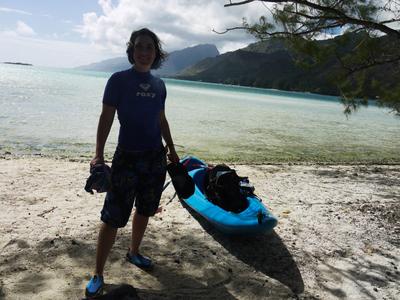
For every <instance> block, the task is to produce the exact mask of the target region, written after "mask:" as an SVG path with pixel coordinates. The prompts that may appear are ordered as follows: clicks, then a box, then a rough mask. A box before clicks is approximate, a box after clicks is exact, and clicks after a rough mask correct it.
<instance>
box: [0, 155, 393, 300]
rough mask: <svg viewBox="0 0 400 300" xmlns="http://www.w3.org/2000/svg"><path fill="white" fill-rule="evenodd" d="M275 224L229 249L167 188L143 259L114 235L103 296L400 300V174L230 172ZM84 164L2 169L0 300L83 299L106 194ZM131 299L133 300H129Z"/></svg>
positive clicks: (322, 169) (53, 162)
mask: <svg viewBox="0 0 400 300" xmlns="http://www.w3.org/2000/svg"><path fill="white" fill-rule="evenodd" d="M232 166H233V167H234V168H236V170H237V171H238V174H239V175H242V176H248V177H249V179H250V181H251V182H252V183H253V184H254V186H255V187H256V193H257V195H258V196H260V197H261V198H262V199H263V202H264V203H265V204H266V205H267V206H268V207H269V208H270V209H271V210H272V211H273V213H274V214H275V215H276V216H277V217H278V218H279V224H278V226H277V227H276V228H275V230H274V231H273V232H271V233H269V234H265V235H263V236H258V237H253V238H245V237H242V238H228V237H226V236H223V235H222V234H220V233H218V232H216V231H215V230H214V229H213V228H212V227H210V226H209V225H208V224H207V223H206V222H205V221H204V220H203V219H201V217H199V216H197V215H196V214H195V213H193V212H191V211H189V210H188V209H187V208H186V207H185V206H184V205H183V204H182V203H181V202H180V201H179V200H178V199H177V198H175V199H173V200H172V201H170V199H171V197H172V195H173V194H174V190H173V187H172V185H171V186H169V187H168V188H167V189H166V190H165V192H164V194H163V196H162V199H161V205H162V206H163V211H162V212H161V213H160V214H158V215H156V216H155V217H154V218H152V219H151V221H150V224H149V227H148V230H147V233H146V236H145V239H144V241H143V243H142V252H143V253H145V254H146V255H148V256H150V257H151V258H152V259H153V260H154V261H155V264H156V265H155V268H154V269H153V270H152V271H148V272H146V271H143V270H141V269H138V268H136V267H134V266H132V265H130V264H128V263H127V262H126V261H125V259H124V257H125V253H126V251H127V248H128V245H129V240H130V232H131V229H130V226H127V227H126V228H124V229H121V230H120V231H119V233H118V237H117V241H116V243H115V245H114V248H113V250H112V253H111V255H110V258H109V261H108V264H107V265H106V271H105V281H106V283H107V290H112V289H114V288H116V287H118V286H119V285H121V284H129V285H132V286H133V287H134V288H135V295H136V296H135V297H131V298H129V299H400V289H399V281H400V273H399V272H400V249H399V246H400V224H399V217H400V166H399V165H391V166H387V165H368V166H367V165H312V164H307V165H306V164H304V165H290V164H289V165H288V164H282V165H232ZM87 176H88V162H81V161H68V160H57V159H52V158H43V157H25V158H24V157H20V158H16V157H13V156H10V155H4V156H3V157H2V158H1V159H0V298H1V299H32V300H33V299H82V298H84V287H85V284H86V282H87V280H88V279H89V278H90V275H91V273H92V271H93V268H94V259H95V248H96V240H97V234H98V227H99V224H100V221H99V215H100V210H101V207H102V204H103V198H104V194H95V195H90V194H88V193H86V192H85V191H84V190H83V186H84V183H85V180H86V178H87ZM127 299H128V298H127Z"/></svg>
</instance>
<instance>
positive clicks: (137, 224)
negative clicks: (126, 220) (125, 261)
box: [130, 211, 149, 255]
mask: <svg viewBox="0 0 400 300" xmlns="http://www.w3.org/2000/svg"><path fill="white" fill-rule="evenodd" d="M148 222H149V217H146V216H142V215H140V214H138V213H137V211H135V213H134V215H133V219H132V240H131V248H130V254H131V255H137V254H138V253H139V246H140V243H141V242H142V239H143V236H144V232H145V231H146V227H147V224H148Z"/></svg>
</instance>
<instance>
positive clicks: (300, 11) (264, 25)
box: [218, 0, 400, 116]
mask: <svg viewBox="0 0 400 300" xmlns="http://www.w3.org/2000/svg"><path fill="white" fill-rule="evenodd" d="M260 1H261V2H262V3H263V4H264V6H265V11H264V13H263V14H262V15H261V16H260V18H259V20H258V22H255V23H251V22H248V21H247V20H246V19H243V22H242V24H241V26H236V27H231V28H227V29H226V30H225V31H223V32H218V33H226V32H228V31H231V30H240V29H243V30H246V31H247V32H249V33H250V34H252V35H254V36H255V37H256V38H257V39H259V40H261V41H266V40H271V39H274V38H280V39H282V38H283V39H284V40H285V42H286V44H287V45H289V46H290V47H291V49H293V50H294V51H295V54H294V55H293V57H294V58H295V59H296V61H297V63H298V64H299V65H301V66H302V67H303V68H308V69H312V68H318V67H319V68H321V65H326V63H327V61H328V60H331V61H332V60H335V61H336V63H335V66H339V67H338V68H337V69H336V70H335V72H333V73H331V78H332V80H334V82H335V85H336V87H337V89H338V91H339V92H340V95H341V98H342V101H343V103H344V104H345V107H346V108H345V112H346V113H351V112H353V111H355V110H357V109H358V108H359V107H360V106H361V105H368V102H369V101H370V100H371V98H372V99H373V100H374V101H376V103H377V104H378V105H381V106H384V107H388V108H390V109H391V110H392V111H393V112H394V113H395V114H396V115H398V116H400V85H399V84H398V83H399V82H400V30H399V29H400V1H398V0H346V1H341V0H291V1H289V0H288V1H272V0H260ZM251 2H255V1H254V0H247V1H228V2H227V3H226V4H225V6H226V7H231V6H238V5H239V6H240V5H248V4H249V3H251ZM334 37H338V38H334ZM339 37H340V38H339ZM324 39H326V40H328V39H329V42H327V43H323V42H322V43H321V40H324ZM388 71H389V73H390V76H392V77H394V78H391V79H388V78H387V77H386V76H385V74H386V75H387V74H388ZM371 93H372V95H371Z"/></svg>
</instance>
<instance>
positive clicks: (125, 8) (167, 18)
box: [77, 0, 268, 52]
mask: <svg viewBox="0 0 400 300" xmlns="http://www.w3.org/2000/svg"><path fill="white" fill-rule="evenodd" d="M225 3H226V1H223V0H210V1H200V0H167V1H166V0H119V1H118V2H115V1H112V0H99V5H100V6H101V8H102V14H101V15H97V14H96V13H94V12H88V13H86V14H84V15H83V24H82V25H80V26H79V27H78V28H77V31H79V32H80V33H81V34H82V36H83V37H85V38H87V39H88V40H89V41H91V42H92V43H94V44H95V45H97V46H98V47H101V48H106V49H111V50H112V51H114V52H120V51H121V50H122V49H124V48H125V45H126V42H127V40H128V39H129V36H130V33H131V32H132V30H135V29H139V28H142V27H148V28H149V29H151V30H153V31H154V32H155V33H157V34H158V35H159V37H160V38H161V40H162V41H163V43H164V45H165V48H166V49H167V50H169V51H172V50H176V49H181V48H183V47H188V46H192V45H195V44H200V43H213V44H216V45H217V47H218V48H219V49H220V51H222V52H223V51H225V50H226V49H228V50H234V47H236V46H237V47H242V46H243V45H247V44H249V43H250V42H253V41H254V38H253V37H252V36H250V35H249V34H247V33H246V32H244V31H242V30H237V31H232V32H229V33H226V34H224V35H219V34H216V33H214V32H212V30H213V29H215V30H216V31H223V30H225V29H226V28H228V27H234V26H241V23H242V18H243V17H246V18H247V19H248V20H249V21H256V20H258V18H259V17H260V16H261V15H262V14H268V11H267V9H266V8H265V7H264V6H263V5H262V4H261V3H259V2H254V3H251V4H248V5H243V6H240V7H230V8H225V7H224V4H225ZM235 45H236V46H235Z"/></svg>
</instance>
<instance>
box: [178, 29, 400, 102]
mask: <svg viewBox="0 0 400 300" xmlns="http://www.w3.org/2000/svg"><path fill="white" fill-rule="evenodd" d="M361 38H362V36H361V35H354V36H350V37H349V36H347V37H344V36H340V37H336V38H335V39H341V40H340V42H341V45H342V46H341V47H340V49H338V53H336V55H339V56H340V57H342V58H345V57H346V56H347V55H348V54H349V53H350V52H351V51H353V50H352V49H354V45H356V43H358V42H359V41H360V39H361ZM334 41H335V42H337V41H338V40H334V39H331V40H323V41H318V42H317V45H318V46H329V45H331V44H332V43H333V42H334ZM380 42H382V43H385V44H386V43H387V41H385V40H384V39H381V40H380ZM307 60H308V58H307V57H305V56H301V54H300V55H299V54H298V53H295V52H294V51H293V50H292V49H290V48H289V47H288V46H286V44H285V42H284V41H283V40H282V39H277V38H273V39H269V40H266V41H261V42H257V43H254V44H251V45H249V46H247V47H246V48H243V49H239V50H236V51H233V52H228V53H224V54H222V55H219V56H217V57H214V58H207V59H204V60H202V61H200V62H198V63H197V64H195V65H193V66H190V67H188V68H186V69H184V70H183V71H181V72H180V73H178V74H177V75H176V76H174V78H177V79H186V80H196V81H205V82H214V83H224V84H233V85H243V86H253V87H261V88H273V89H280V90H288V91H303V92H304V91H306V92H313V93H319V94H326V95H340V91H339V89H338V87H337V85H336V81H337V80H335V79H337V78H338V77H337V76H338V74H339V69H340V63H339V61H338V59H337V57H336V56H335V55H334V54H330V53H328V52H327V53H326V55H325V60H324V62H323V63H322V64H319V65H316V66H314V67H312V68H305V67H301V65H300V64H299V62H307ZM365 76H366V78H367V79H366V81H365V82H366V84H365V85H363V90H364V91H365V93H364V94H365V95H367V96H369V97H371V98H374V97H375V95H377V94H378V90H377V89H376V87H374V86H373V85H374V82H376V81H379V82H382V81H383V82H384V86H381V88H391V87H393V86H395V85H396V84H397V83H396V80H398V77H399V76H398V74H397V76H396V71H395V70H394V69H393V68H390V67H388V66H383V67H382V66H378V67H376V68H374V69H371V70H368V71H367V73H366V75H365ZM382 78H387V79H386V80H382ZM396 78H397V79H396Z"/></svg>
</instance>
